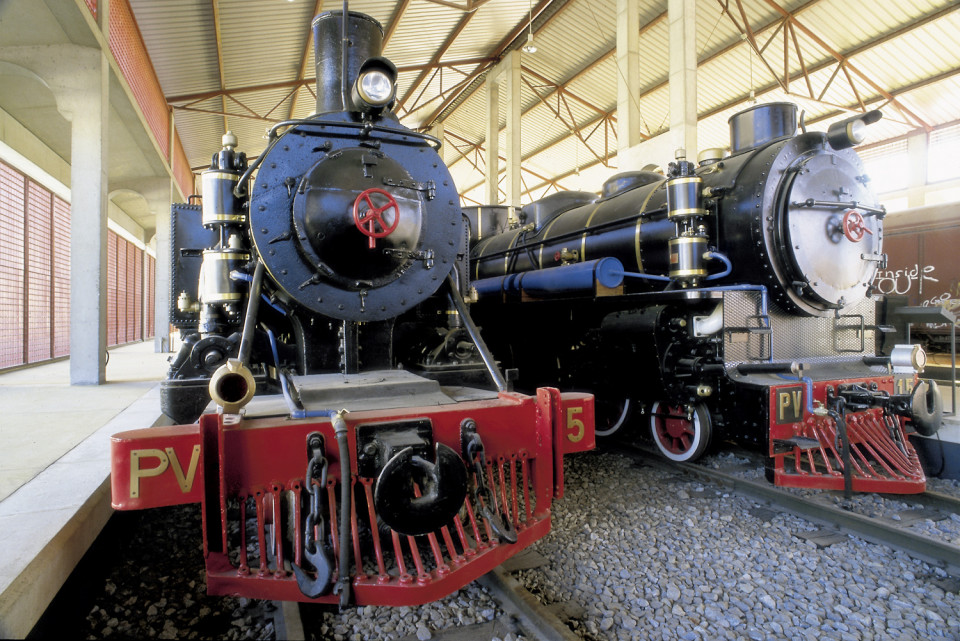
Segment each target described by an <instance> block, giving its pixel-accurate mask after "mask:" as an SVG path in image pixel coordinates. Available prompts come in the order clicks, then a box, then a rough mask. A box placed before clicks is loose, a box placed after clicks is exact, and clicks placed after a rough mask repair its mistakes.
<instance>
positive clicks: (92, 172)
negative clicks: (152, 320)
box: [70, 52, 110, 385]
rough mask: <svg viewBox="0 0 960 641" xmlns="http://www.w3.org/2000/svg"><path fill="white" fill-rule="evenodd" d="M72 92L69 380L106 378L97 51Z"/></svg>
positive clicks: (106, 84)
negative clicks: (78, 90) (83, 86)
mask: <svg viewBox="0 0 960 641" xmlns="http://www.w3.org/2000/svg"><path fill="white" fill-rule="evenodd" d="M84 71H85V72H86V73H87V74H88V75H89V76H90V77H91V83H90V85H89V87H88V88H89V91H87V92H85V95H73V96H71V99H70V102H71V103H73V104H72V105H71V106H72V109H71V111H72V125H73V126H72V128H71V136H70V144H71V153H70V186H71V203H70V212H71V213H70V216H71V220H70V223H71V224H70V383H71V384H72V385H99V384H101V383H103V382H105V381H106V350H107V204H108V202H109V200H108V197H107V154H108V138H109V136H108V116H109V113H110V101H109V91H110V65H109V63H108V62H107V57H106V56H105V55H104V54H103V53H101V52H98V54H97V60H96V61H95V63H94V64H93V65H91V66H90V67H89V68H87V69H85V70H84Z"/></svg>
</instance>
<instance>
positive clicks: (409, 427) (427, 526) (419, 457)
mask: <svg viewBox="0 0 960 641" xmlns="http://www.w3.org/2000/svg"><path fill="white" fill-rule="evenodd" d="M432 444H433V427H432V425H431V423H430V419H427V418H423V419H415V420H409V421H400V422H395V423H378V424H370V425H358V426H357V452H358V456H357V471H358V472H359V474H360V476H361V477H366V478H374V477H376V479H377V481H376V485H375V486H374V505H375V506H376V510H377V514H378V515H379V516H380V518H381V519H382V520H383V522H384V523H386V524H387V525H389V526H390V527H391V528H393V529H394V530H396V531H397V532H399V533H400V534H407V535H413V536H416V535H420V534H427V533H429V532H433V531H434V530H437V529H439V528H440V527H442V526H444V525H447V524H448V523H450V522H451V521H452V520H453V518H454V516H455V515H456V514H457V512H459V511H460V508H461V506H463V501H464V499H465V498H466V496H467V469H466V467H465V466H464V464H463V461H462V460H460V457H459V456H458V455H457V453H456V452H455V451H454V450H453V449H452V448H450V447H449V446H447V445H444V444H443V443H436V444H435V445H432ZM431 450H432V451H431Z"/></svg>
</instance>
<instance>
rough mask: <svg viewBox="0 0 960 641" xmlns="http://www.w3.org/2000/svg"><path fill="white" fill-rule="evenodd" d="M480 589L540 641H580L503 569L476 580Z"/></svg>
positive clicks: (497, 569) (498, 568) (495, 569)
mask: <svg viewBox="0 0 960 641" xmlns="http://www.w3.org/2000/svg"><path fill="white" fill-rule="evenodd" d="M477 582H478V583H480V585H482V586H484V587H485V588H487V589H488V590H490V591H491V592H492V593H493V595H494V596H495V597H496V599H497V600H498V601H499V602H500V605H501V606H502V607H503V609H504V610H505V611H506V612H507V613H508V614H511V615H513V616H515V617H516V618H518V619H519V620H520V623H521V627H523V628H524V629H525V630H527V631H528V632H530V633H533V634H535V635H536V638H537V639H541V640H542V641H580V637H579V636H577V635H576V634H574V632H573V631H572V630H571V629H570V628H568V627H567V626H566V625H565V624H564V623H563V622H562V621H561V620H560V619H559V618H558V617H557V615H555V614H554V613H553V612H551V611H550V610H549V609H547V608H546V607H545V606H544V605H543V604H542V603H540V601H539V600H537V597H535V596H533V595H532V594H530V592H528V591H527V589H526V588H525V587H523V586H522V585H521V584H520V582H519V581H517V580H516V579H515V578H513V577H512V576H510V573H508V572H507V571H506V570H504V569H503V568H500V567H497V568H494V570H493V571H492V572H488V573H487V574H484V575H483V576H482V577H480V578H479V579H477Z"/></svg>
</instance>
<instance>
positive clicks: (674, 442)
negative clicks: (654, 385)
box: [650, 401, 712, 462]
mask: <svg viewBox="0 0 960 641" xmlns="http://www.w3.org/2000/svg"><path fill="white" fill-rule="evenodd" d="M711 431H712V430H711V424H710V412H708V411H707V408H706V407H705V406H704V405H701V404H698V405H694V406H693V413H692V414H691V415H690V417H689V418H688V414H687V410H686V409H685V408H684V407H683V406H674V405H667V404H666V403H660V402H659V401H658V402H656V403H654V404H653V406H652V407H651V408H650V435H651V436H652V437H653V442H654V443H655V444H656V446H657V449H658V450H660V453H661V454H662V455H663V456H665V457H666V458H668V459H670V460H671V461H678V462H685V461H694V460H696V459H698V458H700V456H701V455H703V453H704V451H706V449H707V446H708V445H709V444H710V434H711Z"/></svg>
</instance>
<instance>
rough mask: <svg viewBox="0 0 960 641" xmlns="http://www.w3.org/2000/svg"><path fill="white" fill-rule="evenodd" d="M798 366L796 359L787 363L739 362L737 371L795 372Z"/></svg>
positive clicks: (752, 372)
mask: <svg viewBox="0 0 960 641" xmlns="http://www.w3.org/2000/svg"><path fill="white" fill-rule="evenodd" d="M798 368H799V366H798V365H797V363H796V361H790V362H788V363H740V364H739V365H737V371H738V372H740V373H741V374H778V373H784V372H795V371H797V370H798Z"/></svg>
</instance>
